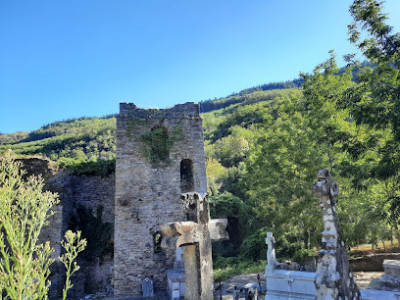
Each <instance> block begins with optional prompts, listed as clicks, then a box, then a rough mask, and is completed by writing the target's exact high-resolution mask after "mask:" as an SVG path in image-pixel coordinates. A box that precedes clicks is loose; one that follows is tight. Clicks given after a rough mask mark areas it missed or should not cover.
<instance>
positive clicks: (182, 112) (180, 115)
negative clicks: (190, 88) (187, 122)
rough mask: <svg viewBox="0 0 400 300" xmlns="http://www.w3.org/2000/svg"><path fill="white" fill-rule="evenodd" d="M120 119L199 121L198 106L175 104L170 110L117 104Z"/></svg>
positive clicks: (131, 104)
mask: <svg viewBox="0 0 400 300" xmlns="http://www.w3.org/2000/svg"><path fill="white" fill-rule="evenodd" d="M119 108H120V113H119V116H118V117H120V118H132V117H134V118H143V119H199V118H200V105H199V104H198V103H194V102H187V103H184V104H177V105H175V106H173V107H171V108H165V109H158V108H150V109H143V108H139V107H137V106H136V105H135V104H134V103H120V104H119Z"/></svg>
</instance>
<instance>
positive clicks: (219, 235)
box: [161, 192, 229, 300]
mask: <svg viewBox="0 0 400 300" xmlns="http://www.w3.org/2000/svg"><path fill="white" fill-rule="evenodd" d="M182 197H183V198H189V200H188V201H187V203H191V204H195V205H190V207H191V209H192V212H191V213H188V214H187V216H188V218H189V219H196V222H195V221H185V222H171V223H168V224H165V225H162V226H161V232H162V233H163V235H166V236H178V240H177V242H176V246H177V247H183V248H184V254H183V255H184V263H185V282H186V290H185V299H186V300H200V299H201V300H213V299H214V293H213V290H214V284H213V268H212V249H211V240H213V241H222V240H226V239H228V238H229V237H228V232H227V231H226V226H227V224H228V221H227V220H226V219H216V220H210V211H209V203H208V195H207V194H206V193H205V194H203V195H201V194H199V193H196V192H194V193H186V194H182Z"/></svg>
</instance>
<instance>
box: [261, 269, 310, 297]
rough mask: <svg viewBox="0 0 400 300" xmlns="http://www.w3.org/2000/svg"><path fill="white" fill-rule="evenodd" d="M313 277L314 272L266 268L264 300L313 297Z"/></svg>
mask: <svg viewBox="0 0 400 300" xmlns="http://www.w3.org/2000/svg"><path fill="white" fill-rule="evenodd" d="M315 277H316V273H314V272H301V271H286V270H276V269H275V270H268V269H267V271H266V280H267V294H266V296H265V300H281V299H282V300H283V299H315V297H316V295H317V291H316V288H315Z"/></svg>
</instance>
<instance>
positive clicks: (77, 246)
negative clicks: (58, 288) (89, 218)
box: [60, 230, 86, 299]
mask: <svg viewBox="0 0 400 300" xmlns="http://www.w3.org/2000/svg"><path fill="white" fill-rule="evenodd" d="M61 245H62V246H63V248H64V249H65V253H64V254H63V255H61V257H60V261H61V262H62V263H63V265H64V266H65V269H66V279H65V286H64V288H63V299H67V293H68V290H69V289H70V288H72V287H73V284H72V283H71V279H70V278H71V276H72V275H73V274H74V273H75V272H77V271H78V270H79V266H78V264H77V263H76V261H75V260H76V258H77V257H78V254H79V252H82V251H83V250H84V249H85V247H86V240H85V239H81V232H80V231H78V232H77V233H74V232H72V231H71V230H68V231H67V232H66V233H65V241H61Z"/></svg>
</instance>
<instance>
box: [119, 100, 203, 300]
mask: <svg viewBox="0 0 400 300" xmlns="http://www.w3.org/2000/svg"><path fill="white" fill-rule="evenodd" d="M115 181H116V183H115V184H116V191H115V245H114V293H115V295H140V294H141V293H142V290H141V289H142V282H143V280H144V279H145V278H150V279H152V280H153V282H154V289H155V291H156V292H157V291H160V290H165V289H167V279H166V272H165V271H166V270H167V269H171V268H172V267H173V263H174V259H175V249H174V248H175V246H173V247H171V248H164V247H161V243H162V241H161V240H162V236H161V234H160V225H162V224H166V223H168V222H175V221H184V220H186V219H187V217H188V216H187V215H186V214H187V208H186V209H185V204H186V205H187V203H184V201H185V199H184V198H182V197H181V193H186V192H192V191H196V192H198V193H206V192H207V180H206V170H205V157H204V141H203V129H202V119H201V118H200V112H199V105H198V104H195V103H186V104H179V105H176V106H174V107H172V108H170V109H148V110H145V109H140V108H138V107H137V106H135V105H134V104H132V103H121V104H120V113H119V115H118V117H117V163H116V180H115Z"/></svg>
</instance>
